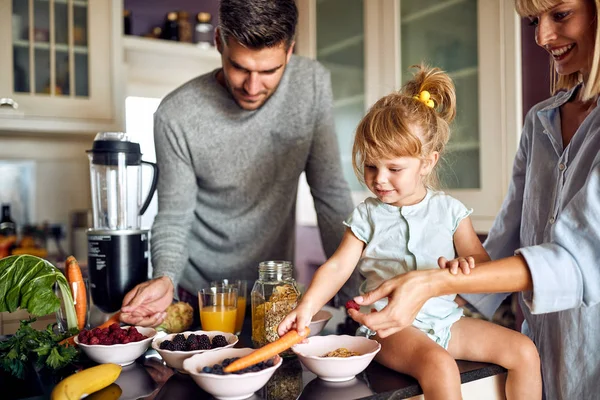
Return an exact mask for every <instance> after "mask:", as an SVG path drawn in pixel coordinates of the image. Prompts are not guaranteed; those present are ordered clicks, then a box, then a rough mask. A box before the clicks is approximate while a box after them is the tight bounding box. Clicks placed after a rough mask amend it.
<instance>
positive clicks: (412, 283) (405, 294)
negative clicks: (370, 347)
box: [348, 270, 438, 338]
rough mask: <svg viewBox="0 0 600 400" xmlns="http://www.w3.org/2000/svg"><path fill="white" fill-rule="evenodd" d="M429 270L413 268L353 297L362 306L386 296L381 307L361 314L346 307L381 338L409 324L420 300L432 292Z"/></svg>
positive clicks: (421, 305)
mask: <svg viewBox="0 0 600 400" xmlns="http://www.w3.org/2000/svg"><path fill="white" fill-rule="evenodd" d="M432 272H438V271H435V270H431V271H413V272H408V273H406V274H402V275H398V276H396V277H394V278H392V279H389V280H387V281H385V282H384V283H382V284H381V285H380V286H379V287H378V288H377V289H375V290H372V291H370V292H368V293H365V294H364V295H362V296H358V297H355V298H354V301H356V302H357V303H358V304H360V305H361V306H366V305H371V304H373V303H375V302H376V301H377V300H380V299H383V298H385V297H387V298H388V305H387V306H385V307H384V308H383V309H382V310H381V311H379V312H375V313H370V314H363V313H361V312H359V311H356V310H355V309H349V310H348V314H349V315H350V317H351V318H352V319H353V320H355V321H356V322H358V323H359V324H363V325H365V326H367V327H368V328H369V329H371V330H373V331H376V332H377V335H378V336H380V337H381V338H385V337H387V336H390V335H393V334H394V333H396V332H399V331H401V330H402V329H404V328H406V327H408V326H410V325H412V323H413V321H414V319H415V317H416V316H417V313H418V312H419V310H420V309H421V307H423V304H425V302H426V301H427V300H429V299H430V298H431V297H433V296H434V294H433V288H432V285H431V282H430V277H431V273H432Z"/></svg>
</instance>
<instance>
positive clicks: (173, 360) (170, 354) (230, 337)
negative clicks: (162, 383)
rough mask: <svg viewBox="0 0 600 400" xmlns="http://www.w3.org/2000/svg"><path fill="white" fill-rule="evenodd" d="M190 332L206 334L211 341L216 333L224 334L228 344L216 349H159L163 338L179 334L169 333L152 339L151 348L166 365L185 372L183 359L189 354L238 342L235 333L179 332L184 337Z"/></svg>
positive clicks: (231, 345) (189, 355) (170, 337)
mask: <svg viewBox="0 0 600 400" xmlns="http://www.w3.org/2000/svg"><path fill="white" fill-rule="evenodd" d="M192 333H193V334H195V335H206V336H208V338H209V339H210V341H211V342H212V339H213V337H215V336H217V335H223V336H225V339H226V340H227V343H228V345H227V346H223V347H217V348H216V349H210V350H192V351H171V350H166V349H161V348H160V344H161V343H162V342H164V341H165V340H173V338H174V337H175V335H179V333H171V334H170V335H166V336H163V337H161V338H159V339H155V340H153V341H152V348H153V349H154V350H156V351H157V352H158V354H160V356H161V357H162V359H163V360H165V362H166V363H167V365H168V366H169V367H171V368H175V369H176V370H178V371H180V372H185V371H184V370H183V360H185V359H186V358H190V357H191V356H193V355H195V354H202V353H206V352H208V351H219V350H222V349H226V348H229V347H233V346H234V345H235V344H236V343H237V342H238V337H237V336H236V335H234V334H233V333H227V332H220V331H193V332H192V331H185V332H181V334H182V335H183V336H185V338H186V339H187V337H188V336H189V335H190V334H192Z"/></svg>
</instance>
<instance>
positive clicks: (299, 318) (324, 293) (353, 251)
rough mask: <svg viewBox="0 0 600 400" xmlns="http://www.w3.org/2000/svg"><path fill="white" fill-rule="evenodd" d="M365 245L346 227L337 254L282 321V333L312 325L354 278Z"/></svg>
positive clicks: (280, 330) (280, 328) (316, 275)
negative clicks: (324, 308) (312, 319)
mask: <svg viewBox="0 0 600 400" xmlns="http://www.w3.org/2000/svg"><path fill="white" fill-rule="evenodd" d="M364 246H365V243H364V242H362V241H361V240H359V239H358V238H357V237H356V236H354V234H353V233H352V231H351V230H350V228H346V232H345V233H344V237H343V238H342V242H341V243H340V245H339V246H338V248H337V250H336V251H335V253H334V254H333V255H332V256H331V257H330V258H329V259H328V260H327V261H326V262H325V263H324V264H323V265H321V266H320V267H319V269H317V272H316V273H315V276H314V277H313V279H312V281H311V283H310V286H309V287H308V290H307V291H306V293H305V294H304V296H302V300H301V301H300V303H299V304H298V306H297V307H296V308H295V309H294V310H293V311H292V312H290V313H289V314H288V315H287V316H286V317H285V318H284V319H283V321H281V323H280V324H279V328H278V330H277V333H279V336H283V335H284V334H285V333H286V332H287V331H289V330H290V329H296V330H301V329H303V328H304V327H305V326H308V324H309V323H310V320H311V318H312V316H313V315H315V314H316V313H317V311H319V310H320V309H321V308H322V307H323V306H324V305H325V304H326V303H327V302H328V301H329V300H331V298H333V296H335V294H336V293H337V292H338V291H339V290H340V288H341V287H342V286H343V285H344V283H345V282H346V281H347V280H348V278H350V275H352V271H354V268H355V267H356V264H357V263H358V260H359V259H360V256H361V254H362V251H363V249H364Z"/></svg>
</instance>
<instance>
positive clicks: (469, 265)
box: [438, 256, 475, 275]
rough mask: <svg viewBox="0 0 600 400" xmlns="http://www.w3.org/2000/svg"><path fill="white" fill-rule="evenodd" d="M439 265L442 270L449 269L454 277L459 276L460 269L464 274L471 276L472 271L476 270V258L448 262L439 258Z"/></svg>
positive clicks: (443, 258)
mask: <svg viewBox="0 0 600 400" xmlns="http://www.w3.org/2000/svg"><path fill="white" fill-rule="evenodd" d="M438 265H439V267H440V268H441V269H446V268H447V269H449V270H450V273H451V274H452V275H456V274H458V270H459V269H460V270H461V271H462V273H463V274H465V275H469V274H470V273H471V270H472V269H473V268H475V258H473V257H471V256H469V257H457V258H455V259H454V260H450V261H448V260H447V259H446V258H445V257H440V258H438Z"/></svg>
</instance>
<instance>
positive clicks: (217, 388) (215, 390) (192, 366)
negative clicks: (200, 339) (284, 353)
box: [183, 348, 283, 400]
mask: <svg viewBox="0 0 600 400" xmlns="http://www.w3.org/2000/svg"><path fill="white" fill-rule="evenodd" d="M254 351H255V350H254V349H250V348H243V349H234V348H229V349H223V350H220V351H209V352H205V353H202V354H196V355H194V356H192V357H190V358H188V359H186V360H184V361H183V369H184V370H185V371H186V372H187V373H188V374H190V376H191V377H192V379H193V380H194V382H196V383H197V384H198V386H200V387H201V388H202V389H203V390H204V391H206V392H208V393H210V394H212V395H213V396H214V397H216V398H217V399H220V400H241V399H247V398H248V397H250V396H252V395H253V394H254V392H256V391H257V390H259V389H260V388H262V387H263V386H264V385H265V384H266V383H267V381H268V380H269V379H271V376H273V373H274V372H275V370H276V369H277V368H279V367H280V366H281V363H282V361H283V360H282V359H281V357H279V356H275V365H273V366H272V367H269V368H265V369H263V370H261V371H258V372H247V373H245V374H225V375H216V374H207V373H205V372H201V371H202V368H204V367H207V366H208V367H212V366H213V365H214V364H221V363H222V362H223V360H224V359H226V358H232V357H243V356H245V355H247V354H250V353H252V352H254Z"/></svg>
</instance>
